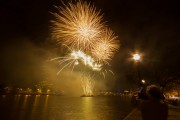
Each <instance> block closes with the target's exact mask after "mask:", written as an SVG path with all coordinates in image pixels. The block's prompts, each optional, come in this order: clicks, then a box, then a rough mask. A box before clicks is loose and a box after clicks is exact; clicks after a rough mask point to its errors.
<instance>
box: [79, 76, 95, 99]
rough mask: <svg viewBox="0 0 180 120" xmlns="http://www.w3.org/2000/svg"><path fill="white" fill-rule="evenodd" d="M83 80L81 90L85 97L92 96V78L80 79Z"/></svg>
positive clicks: (84, 77)
mask: <svg viewBox="0 0 180 120" xmlns="http://www.w3.org/2000/svg"><path fill="white" fill-rule="evenodd" d="M82 78H83V79H82V80H81V82H82V88H83V92H84V95H85V96H93V89H94V83H93V80H92V78H91V77H90V76H89V75H88V76H84V75H83V77H82Z"/></svg>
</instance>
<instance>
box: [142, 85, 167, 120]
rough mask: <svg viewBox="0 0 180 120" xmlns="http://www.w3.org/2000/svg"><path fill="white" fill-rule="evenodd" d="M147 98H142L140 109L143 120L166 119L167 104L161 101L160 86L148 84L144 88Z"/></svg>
mask: <svg viewBox="0 0 180 120" xmlns="http://www.w3.org/2000/svg"><path fill="white" fill-rule="evenodd" d="M146 94H147V97H148V100H142V101H141V104H140V110H141V115H142V119H143V120H167V116H168V106H167V104H166V103H165V102H164V101H163V97H162V94H161V91H160V88H159V87H157V86H156V85H150V86H148V87H147V89H146Z"/></svg>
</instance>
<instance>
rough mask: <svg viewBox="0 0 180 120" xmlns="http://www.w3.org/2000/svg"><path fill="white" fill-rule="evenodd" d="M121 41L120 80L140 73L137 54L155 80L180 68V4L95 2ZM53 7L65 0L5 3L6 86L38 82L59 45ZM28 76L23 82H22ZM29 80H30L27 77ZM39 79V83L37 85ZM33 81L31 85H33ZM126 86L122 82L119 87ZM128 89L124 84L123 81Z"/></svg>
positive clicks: (116, 63)
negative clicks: (158, 74)
mask: <svg viewBox="0 0 180 120" xmlns="http://www.w3.org/2000/svg"><path fill="white" fill-rule="evenodd" d="M92 2H94V3H95V5H96V7H97V9H101V11H102V13H104V20H105V21H107V24H108V25H109V27H110V28H111V29H112V30H113V31H114V32H115V33H116V35H117V36H119V40H120V43H121V48H120V50H119V52H118V53H117V54H116V55H115V57H114V59H113V60H112V69H113V70H114V72H115V73H117V75H118V77H117V78H118V79H121V80H120V81H123V80H124V81H126V75H128V74H134V73H135V68H134V67H135V66H134V63H133V61H130V60H129V58H130V57H131V53H133V52H135V51H139V52H140V53H142V55H143V60H142V62H141V69H142V70H141V71H142V74H144V77H147V78H151V77H150V76H152V71H154V69H155V68H156V69H159V70H160V69H170V70H172V71H173V70H175V71H178V69H179V68H180V65H179V61H180V53H179V51H180V47H179V45H180V35H179V31H180V24H179V21H180V7H179V5H180V2H178V0H146V1H145V0H92ZM53 5H61V2H60V0H4V1H1V2H0V16H1V17H0V36H1V46H0V47H1V48H0V50H1V52H0V53H1V60H0V62H1V63H0V65H1V68H0V70H1V76H0V82H1V83H2V82H7V81H8V82H9V81H11V82H12V81H14V82H17V81H18V84H20V83H22V84H24V82H22V81H24V79H27V80H25V81H27V82H26V83H27V84H30V83H31V82H32V81H33V80H34V81H36V80H38V79H40V77H37V76H38V75H37V71H36V70H37V69H38V70H40V69H41V66H42V64H41V63H42V61H43V60H45V59H47V58H48V57H49V54H50V55H51V54H53V53H52V52H54V49H56V48H57V46H56V45H55V44H54V42H53V41H51V40H50V25H51V24H50V20H52V19H53V16H52V15H51V14H50V12H54V11H55V9H54V7H53ZM173 72H174V71H173ZM22 76H23V77H22ZM27 76H28V77H27ZM32 79H33V80H32ZM28 81H31V82H28ZM117 84H121V82H117ZM122 84H124V82H122Z"/></svg>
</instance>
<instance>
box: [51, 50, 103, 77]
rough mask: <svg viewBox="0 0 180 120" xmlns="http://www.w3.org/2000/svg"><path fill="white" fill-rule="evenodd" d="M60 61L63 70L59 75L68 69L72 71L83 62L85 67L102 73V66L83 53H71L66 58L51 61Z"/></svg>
mask: <svg viewBox="0 0 180 120" xmlns="http://www.w3.org/2000/svg"><path fill="white" fill-rule="evenodd" d="M54 60H59V61H58V63H59V65H60V66H61V69H60V70H59V71H58V72H57V75H58V74H59V73H60V72H61V71H62V70H63V69H65V68H66V67H70V68H72V71H73V69H74V67H75V66H76V65H78V64H79V61H82V63H83V64H84V65H85V66H89V67H90V68H92V69H93V70H96V71H100V70H101V66H102V65H101V64H97V63H95V62H94V60H93V58H92V57H91V56H89V55H86V54H85V53H83V52H82V51H80V50H78V51H75V50H73V51H71V53H70V54H68V55H67V56H65V57H57V58H53V59H51V60H50V61H54Z"/></svg>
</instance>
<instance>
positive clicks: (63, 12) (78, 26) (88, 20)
mask: <svg viewBox="0 0 180 120" xmlns="http://www.w3.org/2000/svg"><path fill="white" fill-rule="evenodd" d="M58 10H59V13H53V15H54V16H55V17H56V21H52V23H53V25H54V27H53V36H55V37H56V39H58V40H62V41H60V42H63V43H64V44H66V45H68V46H70V47H71V48H73V49H79V50H85V51H88V50H89V49H91V48H92V46H94V43H95V41H97V40H98V38H99V37H100V35H101V32H102V31H103V26H104V23H103V22H102V15H101V14H100V11H97V10H96V8H95V7H94V5H91V4H90V3H87V2H82V1H79V2H77V3H76V4H73V3H71V2H70V3H68V4H67V5H65V6H64V7H59V8H58Z"/></svg>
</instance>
